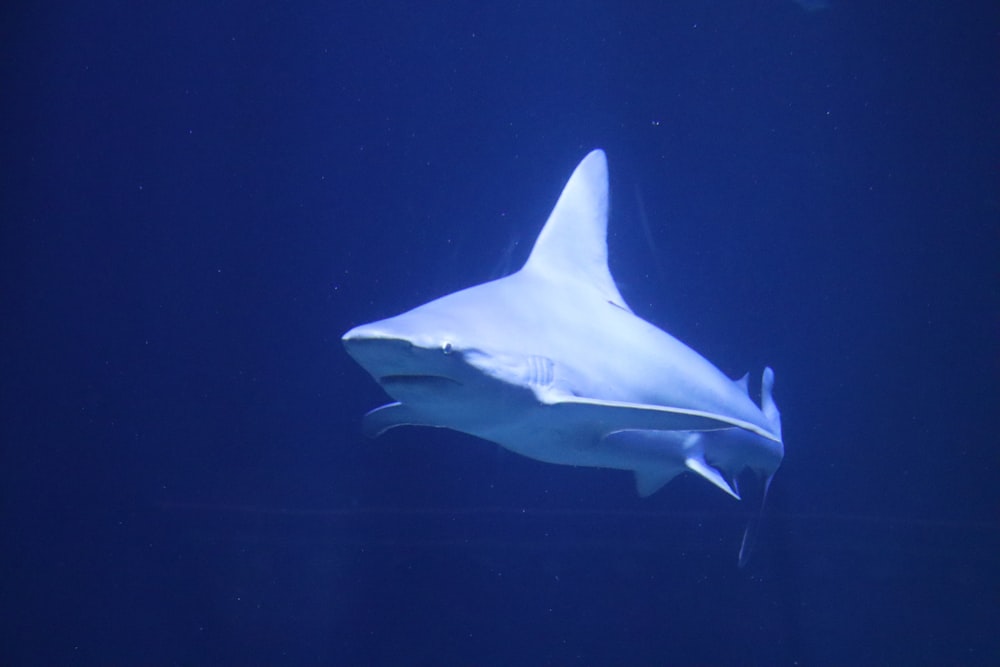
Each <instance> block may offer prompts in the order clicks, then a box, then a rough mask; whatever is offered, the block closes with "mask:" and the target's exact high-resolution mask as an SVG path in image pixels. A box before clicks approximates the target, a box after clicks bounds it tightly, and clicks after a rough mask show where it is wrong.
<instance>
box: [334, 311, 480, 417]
mask: <svg viewBox="0 0 1000 667" xmlns="http://www.w3.org/2000/svg"><path fill="white" fill-rule="evenodd" d="M408 315H409V313H404V314H402V315H399V316H396V317H391V318H389V319H386V320H380V321H378V322H372V323H371V324H364V325H361V326H359V327H355V328H353V329H351V330H350V331H348V332H347V333H346V334H344V336H343V342H344V347H345V348H346V349H347V352H348V353H349V354H350V355H351V357H353V358H354V360H355V361H357V362H358V363H359V364H360V365H361V366H362V367H363V368H364V369H365V370H366V371H368V372H369V373H370V374H371V376H372V377H373V378H375V380H376V381H377V382H378V383H379V384H380V385H381V386H382V387H383V388H384V389H385V390H386V392H387V393H388V394H389V395H390V396H392V397H393V398H395V399H396V400H397V401H401V402H404V403H422V402H424V401H426V400H428V399H429V398H431V397H437V400H442V398H445V397H444V396H442V395H450V394H454V393H457V392H458V391H459V390H461V388H462V386H463V385H464V384H466V383H467V382H468V381H469V379H470V377H469V372H468V368H467V366H466V364H465V363H463V361H462V354H461V352H462V350H459V349H458V348H456V346H455V343H454V342H453V341H452V340H451V339H450V338H449V337H448V336H447V335H446V334H445V333H443V332H441V331H434V330H430V331H427V330H420V329H417V328H415V327H413V326H412V325H413V323H412V322H411V321H410V320H412V319H413V318H412V317H407V316H408ZM445 400H447V399H446V398H445Z"/></svg>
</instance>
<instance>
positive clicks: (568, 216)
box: [522, 149, 631, 312]
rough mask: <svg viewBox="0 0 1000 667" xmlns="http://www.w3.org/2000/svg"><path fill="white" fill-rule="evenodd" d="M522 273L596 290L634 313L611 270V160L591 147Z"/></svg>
mask: <svg viewBox="0 0 1000 667" xmlns="http://www.w3.org/2000/svg"><path fill="white" fill-rule="evenodd" d="M522 271H523V272H524V273H526V274H530V275H532V276H537V277H540V278H543V279H545V280H552V281H558V282H567V283H571V284H575V285H579V286H586V287H589V288H591V289H594V290H596V291H597V292H598V293H599V294H600V296H601V297H602V298H603V299H605V300H607V301H609V302H611V303H612V304H614V305H616V306H618V307H619V308H623V309H625V310H628V311H629V312H631V310H630V309H629V307H628V306H627V305H626V304H625V300H624V299H622V296H621V294H619V292H618V288H617V287H616V286H615V281H614V279H613V278H612V277H611V271H610V270H609V269H608V161H607V158H606V157H605V155H604V151H602V150H600V149H598V150H595V151H591V152H590V153H589V154H588V155H587V157H585V158H583V160H582V161H581V162H580V164H579V165H578V166H577V168H576V170H575V171H573V175H572V176H570V178H569V181H568V182H567V183H566V187H564V188H563V191H562V194H561V195H559V201H557V202H556V205H555V208H553V209H552V213H551V214H550V215H549V219H548V221H547V222H546V223H545V227H543V228H542V231H541V233H540V234H539V235H538V240H537V241H535V247H534V248H532V250H531V256H529V257H528V261H527V262H526V263H525V265H524V268H523V269H522Z"/></svg>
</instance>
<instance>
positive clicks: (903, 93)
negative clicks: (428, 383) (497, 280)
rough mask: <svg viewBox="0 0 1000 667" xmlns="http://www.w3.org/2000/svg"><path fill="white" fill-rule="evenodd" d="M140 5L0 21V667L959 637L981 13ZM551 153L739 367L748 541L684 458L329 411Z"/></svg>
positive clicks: (512, 247) (485, 248)
mask: <svg viewBox="0 0 1000 667" xmlns="http://www.w3.org/2000/svg"><path fill="white" fill-rule="evenodd" d="M626 4H627V3H626ZM147 5H149V3H130V2H104V3H98V5H96V6H95V5H93V4H90V3H76V4H74V3H49V4H38V3H31V4H28V3H19V4H18V5H16V6H13V7H9V8H7V9H6V10H4V20H3V21H2V25H0V30H2V34H0V75H2V84H3V85H2V90H3V97H2V100H3V101H2V103H0V105H2V106H0V108H2V113H3V121H4V122H3V132H2V139H0V141H2V144H0V155H2V156H3V159H2V182H0V183H2V185H0V188H2V193H3V195H2V197H0V221H2V244H0V279H2V283H0V285H2V287H0V290H2V291H0V343H2V347H0V349H2V354H0V363H2V367H0V392H2V393H0V409H2V415H0V456H2V459H0V566H2V576H0V628H2V638H0V663H2V664H4V665H52V664H66V665H68V664H80V665H236V664H244V665H253V664H258V665H264V664H289V665H298V664H311V665H320V664H322V665H583V666H587V665H707V664H718V665H723V664H730V665H751V664H760V665H769V664H785V665H792V664H800V665H824V664H826V665H843V664H871V665H876V664H878V665H886V664H896V665H900V664H913V665H917V664H926V665H942V664H949V665H961V664H968V665H989V664H997V663H998V662H1000V639H998V636H1000V635H998V634H997V632H996V623H997V619H998V617H1000V573H998V570H997V566H996V563H997V559H998V556H1000V526H998V516H1000V492H998V490H997V489H998V487H997V484H996V479H997V475H998V467H1000V457H998V446H1000V441H998V438H997V435H996V433H997V430H996V426H995V422H996V417H997V410H998V408H1000V392H998V388H997V380H998V377H1000V353H998V336H1000V319H998V317H1000V315H998V313H1000V296H998V294H1000V286H998V270H997V267H998V266H1000V250H998V245H1000V236H998V221H1000V191H998V171H997V164H998V162H997V158H998V155H1000V145H998V143H1000V141H998V133H997V126H998V112H1000V104H998V101H1000V100H998V93H1000V85H998V84H1000V81H998V76H997V69H996V64H997V62H998V58H997V56H998V53H997V41H996V39H997V29H998V26H1000V10H998V8H997V6H996V3H992V2H966V3H938V2H912V1H911V2H878V3H871V2H848V1H838V0H830V1H829V2H799V3H796V2H793V1H791V0H766V1H758V2H703V1H698V2H695V1H687V2H672V3H660V2H650V3H632V4H630V5H627V6H626V5H623V4H622V3H611V2H608V3H599V2H573V3H570V2H553V3H436V4H433V5H431V6H422V5H417V4H404V3H390V2H382V3H378V2H375V3H373V2H339V3H315V4H313V5H310V4H307V3H274V2H251V3H225V2H223V3H186V4H183V5H178V4H177V3H161V5H162V6H161V7H157V8H151V7H149V6H147ZM595 147H602V148H604V149H605V150H606V151H607V153H608V158H609V163H610V169H611V187H612V219H611V227H610V235H609V245H610V254H611V264H612V269H613V271H614V272H615V275H616V277H617V279H618V281H619V284H620V286H621V289H622V292H623V294H624V296H625V298H626V299H627V300H628V301H629V303H630V304H631V305H632V306H633V308H634V309H635V310H636V312H638V313H639V314H640V315H642V316H643V317H645V318H647V319H649V320H650V321H652V322H655V323H656V324H658V325H659V326H662V327H663V328H665V329H666V330H668V331H670V332H671V333H673V334H675V335H676V336H678V337H679V338H681V339H682V340H683V341H685V342H686V343H688V344H689V345H691V346H692V347H694V348H695V349H697V350H698V351H700V352H701V353H703V354H704V355H705V356H706V357H708V358H709V359H711V360H712V361H713V362H714V363H716V364H717V365H718V366H719V367H720V368H721V369H723V370H724V371H725V372H726V373H727V374H729V375H731V376H734V377H735V376H739V375H742V374H743V373H744V372H745V371H747V370H751V371H753V372H754V373H759V372H760V369H761V368H762V367H763V366H764V365H766V364H769V365H772V366H773V367H774V368H775V369H776V372H777V385H776V390H775V393H776V398H777V401H778V404H779V406H780V407H781V409H782V413H783V419H784V436H785V446H786V451H787V454H786V458H785V462H784V465H783V467H782V469H781V470H780V471H779V472H778V475H777V477H776V478H775V482H774V485H773V487H772V494H771V497H770V499H769V504H768V508H767V511H766V513H765V516H764V519H763V523H762V526H761V534H760V537H759V540H758V544H757V550H756V553H755V557H754V560H753V562H752V564H751V566H750V567H749V568H748V569H746V570H739V569H738V568H737V567H736V552H737V549H738V546H739V540H740V537H741V532H742V527H743V525H744V523H745V521H746V518H747V513H748V512H749V511H750V510H748V509H747V508H745V507H743V506H741V505H740V504H739V503H736V502H735V501H733V500H732V499H731V498H728V497H727V496H725V495H724V494H722V493H720V492H719V491H718V490H717V489H715V488H713V487H711V486H710V485H708V484H705V483H704V481H702V480H699V479H696V478H694V477H686V478H683V479H678V480H676V481H675V482H673V483H672V484H671V485H670V486H668V487H667V488H665V489H664V490H662V491H660V492H659V493H657V494H656V495H654V496H653V497H651V498H648V499H639V498H637V497H636V496H635V492H634V486H633V482H632V480H631V477H630V476H629V475H627V474H625V473H620V472H613V471H601V470H592V469H591V470H586V469H573V468H568V467H558V466H551V465H545V464H542V463H538V462H535V461H530V460H527V459H522V458H519V457H517V456H516V455H513V454H510V453H506V452H502V451H499V450H498V449H497V448H496V447H495V446H493V445H490V444H488V443H484V442H481V441H477V440H474V439H472V438H469V437H466V436H462V435H459V434H454V433H449V432H445V431H438V430H433V431H430V430H425V431H421V430H415V429H409V430H407V429H400V430H397V431H394V432H391V433H389V434H387V435H386V436H384V437H383V438H381V439H379V440H376V441H368V440H365V439H364V438H363V436H362V435H361V432H360V417H361V415H362V414H363V413H364V412H365V411H366V410H368V409H370V408H372V407H374V406H376V405H379V404H380V403H382V402H384V401H385V396H384V394H382V392H381V391H380V389H379V388H378V386H377V385H376V384H375V383H374V382H373V381H372V380H371V379H370V378H369V377H368V376H367V375H366V374H365V372H364V371H363V370H362V369H361V368H360V367H358V366H356V365H355V364H354V363H353V362H352V361H351V360H350V359H349V358H348V357H347V355H346V354H345V353H344V351H343V349H342V347H341V345H340V341H339V337H340V335H341V334H342V333H343V332H345V331H346V330H347V329H349V328H350V327H352V326H355V325H357V324H360V323H362V322H366V321H370V320H373V319H377V318H381V317H385V316H388V315H392V314H395V313H397V312H399V311H401V310H403V309H406V308H409V307H412V306H415V305H418V304H420V303H423V302H425V301H427V300H429V299H431V298H434V297H436V296H440V295H442V294H445V293H448V292H450V291H453V290H455V289H458V288H460V287H465V286H468V285H471V284H474V283H477V282H481V281H484V280H487V279H489V278H494V277H497V276H499V275H501V274H502V273H504V272H505V271H509V270H512V269H515V268H517V266H518V265H519V263H520V262H521V261H523V259H524V258H525V257H526V255H527V252H528V249H529V248H530V244H531V242H532V241H533V239H534V236H535V234H536V233H537V232H538V230H539V229H540V227H541V225H542V223H543V222H544V220H545V218H546V216H547V214H548V211H549V209H550V207H551V206H552V204H553V203H554V201H555V197H556V196H557V194H558V192H559V189H560V188H561V187H562V184H563V182H564V180H565V178H566V177H567V176H568V175H569V173H570V171H571V170H572V168H573V166H574V165H575V164H576V162H577V161H578V160H579V159H580V158H582V157H583V156H584V155H585V154H586V153H587V152H588V151H589V150H590V149H592V148H595Z"/></svg>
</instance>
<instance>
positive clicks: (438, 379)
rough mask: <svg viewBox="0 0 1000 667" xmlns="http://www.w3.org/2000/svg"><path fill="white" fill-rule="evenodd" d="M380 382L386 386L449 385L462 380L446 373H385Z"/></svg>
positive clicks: (456, 383) (457, 383) (458, 383)
mask: <svg viewBox="0 0 1000 667" xmlns="http://www.w3.org/2000/svg"><path fill="white" fill-rule="evenodd" d="M378 383H379V384H380V385H382V386H383V387H385V388H387V389H388V388H389V387H398V388H406V387H416V386H420V387H427V386H429V385H438V386H447V385H459V386H461V384H462V383H461V382H459V381H458V380H455V379H452V378H450V377H447V376H444V375H416V374H411V375H383V376H382V377H380V378H379V379H378Z"/></svg>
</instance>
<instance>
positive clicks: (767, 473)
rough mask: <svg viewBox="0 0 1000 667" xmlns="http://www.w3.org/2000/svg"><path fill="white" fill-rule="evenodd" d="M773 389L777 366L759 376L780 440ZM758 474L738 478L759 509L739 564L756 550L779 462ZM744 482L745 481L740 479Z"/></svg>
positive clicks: (765, 409)
mask: <svg viewBox="0 0 1000 667" xmlns="http://www.w3.org/2000/svg"><path fill="white" fill-rule="evenodd" d="M773 390H774V370H772V369H771V367H770V366H768V367H767V368H765V369H764V374H763V376H762V377H761V380H760V409H761V412H763V413H764V418H765V419H766V420H767V426H768V430H770V431H771V433H773V434H774V435H776V436H777V437H778V440H779V441H781V412H779V411H778V406H777V404H776V403H775V402H774V396H773V394H772V392H773ZM780 448H781V451H780V456H779V459H778V461H779V463H780V460H781V458H782V457H783V456H784V448H785V447H784V444H783V443H782V444H781V445H780ZM755 472H757V473H758V474H755V475H749V474H748V475H745V476H744V477H743V479H742V480H737V482H738V488H739V493H740V496H741V497H742V498H743V499H744V500H745V501H751V502H754V501H756V503H757V512H756V513H754V514H753V515H751V516H750V519H749V520H748V521H747V527H746V530H744V531H743V542H742V543H741V544H740V557H739V566H740V568H741V569H742V568H744V567H746V566H747V564H748V563H749V562H750V557H751V555H752V554H753V547H754V544H755V543H756V541H757V533H758V531H759V529H760V521H761V517H762V516H763V514H764V502H765V501H766V500H767V492H768V490H769V489H770V488H771V480H772V479H774V473H775V472H777V465H776V466H775V467H774V468H773V469H771V470H761V471H755ZM740 482H742V483H740Z"/></svg>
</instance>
